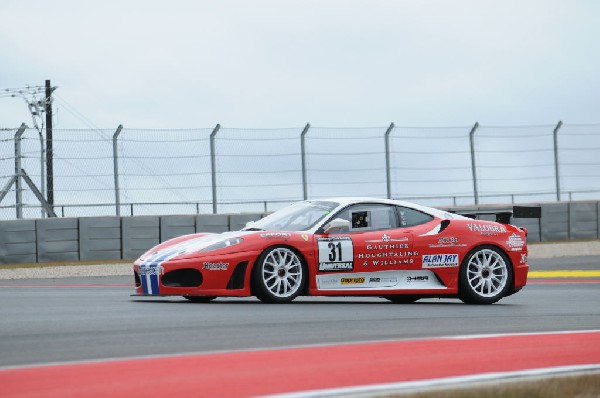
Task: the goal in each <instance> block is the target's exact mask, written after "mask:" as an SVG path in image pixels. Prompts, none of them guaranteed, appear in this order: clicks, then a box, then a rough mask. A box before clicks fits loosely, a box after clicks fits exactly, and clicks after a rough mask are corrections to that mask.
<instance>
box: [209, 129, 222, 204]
mask: <svg viewBox="0 0 600 398" xmlns="http://www.w3.org/2000/svg"><path fill="white" fill-rule="evenodd" d="M220 128H221V125H220V124H218V123H217V125H216V126H215V128H214V129H213V131H212V133H210V167H211V177H212V205H213V214H217V158H216V153H215V138H216V137H217V133H218V132H219V129H220Z"/></svg>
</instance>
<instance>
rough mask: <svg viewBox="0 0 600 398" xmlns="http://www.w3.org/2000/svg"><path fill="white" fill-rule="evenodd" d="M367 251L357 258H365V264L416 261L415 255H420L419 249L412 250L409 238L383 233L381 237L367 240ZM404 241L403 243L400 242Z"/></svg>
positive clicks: (396, 263) (383, 264) (408, 262)
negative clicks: (393, 236) (394, 236)
mask: <svg viewBox="0 0 600 398" xmlns="http://www.w3.org/2000/svg"><path fill="white" fill-rule="evenodd" d="M365 242H367V245H366V247H365V248H366V250H367V253H359V254H358V255H357V258H358V259H360V260H363V263H362V264H363V266H365V267H368V266H370V265H372V266H390V265H401V264H412V263H414V261H415V260H414V257H415V256H418V255H419V252H417V251H411V250H410V248H411V245H410V243H409V239H408V237H406V236H403V237H402V238H392V237H390V236H389V235H387V234H383V236H382V237H381V239H379V240H377V239H375V240H366V241H365ZM400 242H403V243H400Z"/></svg>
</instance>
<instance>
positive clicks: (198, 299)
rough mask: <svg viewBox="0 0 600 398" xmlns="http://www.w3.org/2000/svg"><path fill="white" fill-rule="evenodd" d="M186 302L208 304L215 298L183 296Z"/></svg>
mask: <svg viewBox="0 0 600 398" xmlns="http://www.w3.org/2000/svg"><path fill="white" fill-rule="evenodd" d="M183 297H184V298H185V299H186V300H189V301H191V302H192V303H208V302H209V301H213V300H214V299H216V297H215V296H183Z"/></svg>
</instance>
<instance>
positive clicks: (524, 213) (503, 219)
mask: <svg viewBox="0 0 600 398" xmlns="http://www.w3.org/2000/svg"><path fill="white" fill-rule="evenodd" d="M450 213H456V214H460V215H461V216H465V217H469V218H473V219H474V218H477V216H480V215H484V214H494V215H496V222H499V223H502V224H509V223H510V218H511V217H514V218H542V208H541V207H540V206H513V208H512V210H508V209H506V210H504V209H503V210H473V211H469V210H458V211H451V212H450Z"/></svg>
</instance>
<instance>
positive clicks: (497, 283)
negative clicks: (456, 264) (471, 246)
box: [467, 249, 508, 297]
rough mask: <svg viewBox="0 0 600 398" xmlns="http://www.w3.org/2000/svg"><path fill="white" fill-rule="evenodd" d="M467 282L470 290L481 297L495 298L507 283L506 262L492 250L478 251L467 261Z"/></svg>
mask: <svg viewBox="0 0 600 398" xmlns="http://www.w3.org/2000/svg"><path fill="white" fill-rule="evenodd" d="M467 280H468V282H469V286H470V287H471V289H473V291H474V292H475V293H477V294H478V295H480V296H481V297H495V296H496V295H498V294H499V293H500V292H502V291H503V290H504V287H505V286H506V283H507V281H508V266H507V264H506V261H504V258H503V257H502V256H501V255H500V253H498V252H496V251H494V250H490V249H482V250H479V251H477V252H476V253H474V254H473V256H471V258H470V259H469V264H468V265H467Z"/></svg>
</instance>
